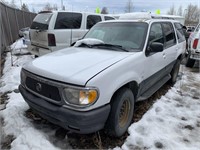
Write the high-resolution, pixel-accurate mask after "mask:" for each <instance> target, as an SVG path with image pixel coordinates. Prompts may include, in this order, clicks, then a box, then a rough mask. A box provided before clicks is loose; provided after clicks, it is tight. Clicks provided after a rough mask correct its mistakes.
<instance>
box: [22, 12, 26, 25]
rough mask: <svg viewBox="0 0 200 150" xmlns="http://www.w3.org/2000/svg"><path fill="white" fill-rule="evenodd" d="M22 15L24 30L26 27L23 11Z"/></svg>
mask: <svg viewBox="0 0 200 150" xmlns="http://www.w3.org/2000/svg"><path fill="white" fill-rule="evenodd" d="M22 14H23V23H24V28H25V27H26V24H25V17H24V11H23V10H22Z"/></svg>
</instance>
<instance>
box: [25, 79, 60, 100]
mask: <svg viewBox="0 0 200 150" xmlns="http://www.w3.org/2000/svg"><path fill="white" fill-rule="evenodd" d="M26 87H27V88H28V89H30V90H31V91H33V92H35V93H37V94H39V95H41V96H43V97H46V98H48V99H51V100H55V101H57V102H59V101H61V97H60V93H59V90H58V88H57V87H55V86H52V85H49V84H47V83H44V82H41V81H38V80H35V79H33V78H30V77H27V78H26Z"/></svg>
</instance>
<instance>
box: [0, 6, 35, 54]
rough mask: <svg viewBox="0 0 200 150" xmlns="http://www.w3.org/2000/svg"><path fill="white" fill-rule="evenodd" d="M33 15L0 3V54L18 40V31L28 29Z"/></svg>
mask: <svg viewBox="0 0 200 150" xmlns="http://www.w3.org/2000/svg"><path fill="white" fill-rule="evenodd" d="M35 16H36V14H35V13H31V12H26V11H22V10H19V9H15V8H12V7H9V6H7V5H6V4H3V3H2V2H0V53H1V54H2V53H3V51H4V49H5V48H6V47H7V46H8V45H10V44H11V43H13V42H14V41H15V40H17V39H18V38H19V36H18V34H19V30H20V29H21V28H24V27H30V25H31V23H32V21H33V19H34V17H35Z"/></svg>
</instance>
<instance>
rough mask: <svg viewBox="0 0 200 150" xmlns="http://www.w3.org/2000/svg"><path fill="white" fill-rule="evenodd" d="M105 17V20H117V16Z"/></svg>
mask: <svg viewBox="0 0 200 150" xmlns="http://www.w3.org/2000/svg"><path fill="white" fill-rule="evenodd" d="M104 19H105V20H115V18H113V17H109V16H104Z"/></svg>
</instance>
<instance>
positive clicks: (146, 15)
mask: <svg viewBox="0 0 200 150" xmlns="http://www.w3.org/2000/svg"><path fill="white" fill-rule="evenodd" d="M119 19H120V20H148V19H170V20H177V21H180V22H181V23H182V24H184V22H185V18H184V17H182V16H176V15H158V14H152V13H151V12H133V13H125V14H120V15H119Z"/></svg>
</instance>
